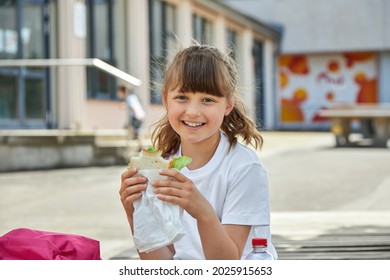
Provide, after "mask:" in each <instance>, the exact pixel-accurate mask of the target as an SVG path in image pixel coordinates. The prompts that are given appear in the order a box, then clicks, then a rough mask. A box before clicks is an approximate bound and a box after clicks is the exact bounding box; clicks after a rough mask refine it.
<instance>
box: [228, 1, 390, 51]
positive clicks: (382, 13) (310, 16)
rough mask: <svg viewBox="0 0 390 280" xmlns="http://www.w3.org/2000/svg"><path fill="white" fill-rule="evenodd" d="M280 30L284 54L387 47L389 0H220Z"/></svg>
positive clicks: (389, 37) (389, 22)
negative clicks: (278, 27)
mask: <svg viewBox="0 0 390 280" xmlns="http://www.w3.org/2000/svg"><path fill="white" fill-rule="evenodd" d="M222 2H225V3H227V4H229V5H230V6H231V7H233V8H235V9H237V10H239V11H241V12H243V13H245V14H248V15H250V16H252V17H253V18H256V19H258V20H262V21H265V22H267V23H273V24H276V25H278V26H280V27H281V28H282V29H283V38H282V42H281V49H282V52H283V53H313V52H340V51H342V52H344V51H362V50H363V51H365V50H381V49H389V48H390V1H388V0H329V1H322V0H294V1H291V0H290V1H275V0H262V1H251V0H223V1H222Z"/></svg>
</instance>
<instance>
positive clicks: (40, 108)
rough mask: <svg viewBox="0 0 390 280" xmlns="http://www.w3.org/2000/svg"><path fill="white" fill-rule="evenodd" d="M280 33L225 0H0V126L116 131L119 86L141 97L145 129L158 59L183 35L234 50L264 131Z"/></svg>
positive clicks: (155, 113)
mask: <svg viewBox="0 0 390 280" xmlns="http://www.w3.org/2000/svg"><path fill="white" fill-rule="evenodd" d="M280 36H281V34H280V32H279V31H278V30H277V29H275V28H274V27H272V26H271V25H266V24H264V23H263V22H262V21H261V20H254V19H253V17H250V16H247V15H244V14H243V13H241V12H238V11H237V9H235V8H232V7H230V6H228V5H226V4H225V1H207V0H85V1H84V0H10V1H1V2H0V130H3V131H4V130H11V129H12V130H14V129H21V130H32V129H43V130H50V129H71V130H72V129H76V130H107V129H121V128H123V127H124V125H125V124H126V122H127V112H126V107H125V106H123V102H122V101H121V100H120V99H119V97H118V94H117V86H118V85H119V84H125V85H127V86H128V87H129V88H131V89H132V90H134V92H135V93H136V94H137V95H138V96H139V97H140V99H141V102H142V105H143V107H144V108H145V111H146V113H147V119H146V122H145V125H144V126H143V129H144V131H143V132H144V133H145V134H146V135H148V134H149V133H150V126H151V125H152V124H153V123H154V122H155V121H157V120H158V119H159V118H160V117H161V115H162V113H163V107H162V104H161V91H160V89H159V87H158V86H156V85H158V84H159V83H161V77H162V73H163V69H164V65H165V64H166V62H167V60H168V59H169V58H170V57H171V55H172V54H173V53H174V52H175V50H176V47H177V46H178V42H179V44H180V45H181V46H184V47H185V46H189V45H191V43H192V39H196V40H197V41H199V42H201V43H206V44H212V45H215V46H217V47H218V48H220V49H222V50H226V49H227V48H231V49H233V50H234V52H233V56H234V59H235V60H236V61H237V65H238V68H239V72H240V77H241V87H242V88H243V98H244V101H245V103H246V105H247V107H248V112H249V114H250V115H251V117H252V118H253V119H254V120H256V122H257V123H258V124H259V125H262V126H263V127H268V128H272V127H274V126H275V125H276V123H275V121H276V118H275V116H277V111H276V110H277V107H276V106H275V104H274V101H275V98H274V96H275V94H276V87H277V84H276V79H275V75H276V73H277V55H278V50H279V40H280Z"/></svg>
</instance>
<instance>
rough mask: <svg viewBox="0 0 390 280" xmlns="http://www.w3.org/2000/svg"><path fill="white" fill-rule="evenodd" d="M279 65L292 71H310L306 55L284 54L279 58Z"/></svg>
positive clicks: (298, 72)
mask: <svg viewBox="0 0 390 280" xmlns="http://www.w3.org/2000/svg"><path fill="white" fill-rule="evenodd" d="M279 66H280V67H281V68H283V67H286V68H287V69H288V70H289V71H290V72H291V73H294V74H297V75H307V74H309V72H310V69H309V64H308V63H307V58H306V56H305V55H283V56H281V57H280V58H279Z"/></svg>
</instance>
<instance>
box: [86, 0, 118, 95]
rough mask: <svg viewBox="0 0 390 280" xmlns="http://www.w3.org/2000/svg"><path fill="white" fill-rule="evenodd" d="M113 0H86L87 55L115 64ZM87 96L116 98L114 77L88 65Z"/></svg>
mask: <svg viewBox="0 0 390 280" xmlns="http://www.w3.org/2000/svg"><path fill="white" fill-rule="evenodd" d="M114 3H115V1H113V0H87V1H86V4H87V57H90V58H99V59H101V60H103V61H105V62H107V63H108V64H111V65H113V66H115V64H116V63H115V51H114V42H115V38H114V37H115V28H114V20H113V19H114V8H113V6H114V5H115V4H114ZM87 92H88V97H89V98H97V99H114V98H116V82H115V78H114V77H112V76H110V75H109V74H107V73H105V72H103V71H101V70H98V69H96V68H93V67H90V68H88V69H87Z"/></svg>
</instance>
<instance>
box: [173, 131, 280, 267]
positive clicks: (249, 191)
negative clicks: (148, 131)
mask: <svg viewBox="0 0 390 280" xmlns="http://www.w3.org/2000/svg"><path fill="white" fill-rule="evenodd" d="M180 154H181V149H179V151H178V152H177V154H176V155H174V157H177V156H180ZM181 173H183V174H184V175H185V176H187V177H188V178H189V179H191V180H192V181H193V183H194V184H195V185H196V186H197V188H198V189H199V191H200V192H201V193H202V195H203V196H204V197H205V198H206V199H207V200H208V201H209V202H210V204H211V205H212V206H213V207H214V210H215V212H216V213H217V216H218V218H219V220H220V221H221V223H222V224H237V225H251V226H252V228H251V230H250V233H249V237H248V240H247V242H246V245H245V248H244V252H243V255H242V259H245V257H246V256H247V255H248V254H249V253H250V252H251V251H252V244H251V241H252V238H253V237H264V238H267V239H268V249H269V251H270V252H271V253H272V254H273V255H274V257H275V259H276V258H277V254H276V251H275V248H274V246H273V245H272V243H271V232H270V213H269V190H268V177H267V171H266V170H265V168H264V166H263V165H262V164H261V162H260V160H259V158H258V156H257V155H256V153H255V152H254V151H252V150H251V149H250V148H248V147H246V146H244V145H242V144H240V143H237V145H236V146H235V147H234V148H232V149H231V150H229V141H228V138H227V136H226V135H225V134H224V133H221V141H220V143H219V145H218V147H217V150H216V151H215V154H214V156H213V157H212V158H211V160H210V161H209V162H208V163H207V164H206V165H205V166H203V167H201V168H199V169H196V170H189V169H188V168H186V167H185V168H183V169H182V170H181ZM183 222H184V228H185V232H186V234H185V236H184V237H183V238H182V239H181V240H179V241H178V242H175V243H174V247H175V251H176V253H175V255H174V259H182V260H194V259H205V256H204V254H203V250H202V244H201V240H200V236H199V232H198V228H197V223H196V220H195V219H194V218H192V217H191V216H190V215H189V214H188V213H187V212H186V211H184V213H183Z"/></svg>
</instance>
